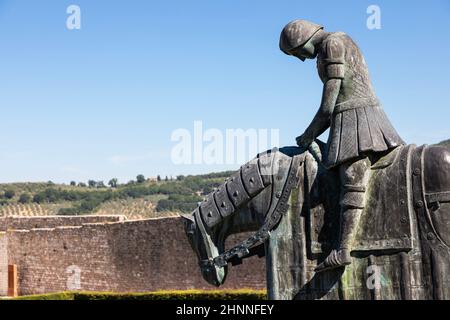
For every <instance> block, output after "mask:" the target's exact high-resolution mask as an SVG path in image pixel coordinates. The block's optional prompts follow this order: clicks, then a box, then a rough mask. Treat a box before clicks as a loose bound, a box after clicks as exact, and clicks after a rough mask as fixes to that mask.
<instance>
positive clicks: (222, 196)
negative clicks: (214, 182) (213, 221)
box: [214, 183, 234, 218]
mask: <svg viewBox="0 0 450 320" xmlns="http://www.w3.org/2000/svg"><path fill="white" fill-rule="evenodd" d="M214 197H215V199H216V203H217V206H218V207H219V211H220V214H221V215H222V217H223V218H226V217H228V216H230V215H231V214H232V213H233V212H234V206H233V203H232V202H231V200H230V197H229V196H228V193H227V188H226V185H225V183H224V184H222V185H221V186H220V187H219V189H217V191H216V192H214Z"/></svg>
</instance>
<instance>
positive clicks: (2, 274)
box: [0, 232, 8, 296]
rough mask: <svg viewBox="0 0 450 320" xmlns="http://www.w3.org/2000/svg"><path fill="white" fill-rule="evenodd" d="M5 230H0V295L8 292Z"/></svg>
mask: <svg viewBox="0 0 450 320" xmlns="http://www.w3.org/2000/svg"><path fill="white" fill-rule="evenodd" d="M7 246H8V243H7V238H6V233H5V232H0V296H6V295H7V294H8V252H7Z"/></svg>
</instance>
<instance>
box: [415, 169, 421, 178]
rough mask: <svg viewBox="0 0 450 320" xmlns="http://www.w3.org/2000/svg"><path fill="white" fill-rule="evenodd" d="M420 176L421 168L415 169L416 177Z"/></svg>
mask: <svg viewBox="0 0 450 320" xmlns="http://www.w3.org/2000/svg"><path fill="white" fill-rule="evenodd" d="M419 174H420V169H419V168H416V169H414V175H415V176H418V175H419Z"/></svg>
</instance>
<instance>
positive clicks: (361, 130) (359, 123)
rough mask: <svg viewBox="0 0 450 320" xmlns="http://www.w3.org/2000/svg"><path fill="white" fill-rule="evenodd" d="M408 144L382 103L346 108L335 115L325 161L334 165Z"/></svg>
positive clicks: (327, 164)
mask: <svg viewBox="0 0 450 320" xmlns="http://www.w3.org/2000/svg"><path fill="white" fill-rule="evenodd" d="M404 144H405V143H404V141H403V140H402V139H401V138H400V136H399V135H398V133H397V131H396V130H395V129H394V128H393V126H392V124H391V122H390V121H389V119H388V118H387V116H386V114H385V113H384V111H383V109H382V108H381V106H364V107H358V108H354V109H350V110H345V111H342V112H338V113H336V114H334V115H333V119H332V122H331V129H330V136H329V137H328V153H327V155H326V157H325V161H324V164H325V166H327V167H328V168H331V167H334V166H337V165H340V164H342V163H344V162H347V161H349V160H352V159H356V158H359V157H361V156H365V155H367V154H368V153H370V152H383V151H386V150H389V149H393V148H396V147H398V146H400V145H404Z"/></svg>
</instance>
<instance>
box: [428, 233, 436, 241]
mask: <svg viewBox="0 0 450 320" xmlns="http://www.w3.org/2000/svg"><path fill="white" fill-rule="evenodd" d="M427 239H428V240H434V234H433V233H431V232H429V233H428V234H427Z"/></svg>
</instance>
